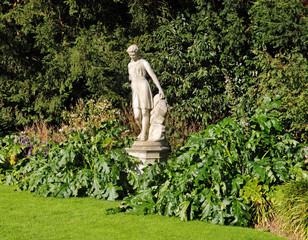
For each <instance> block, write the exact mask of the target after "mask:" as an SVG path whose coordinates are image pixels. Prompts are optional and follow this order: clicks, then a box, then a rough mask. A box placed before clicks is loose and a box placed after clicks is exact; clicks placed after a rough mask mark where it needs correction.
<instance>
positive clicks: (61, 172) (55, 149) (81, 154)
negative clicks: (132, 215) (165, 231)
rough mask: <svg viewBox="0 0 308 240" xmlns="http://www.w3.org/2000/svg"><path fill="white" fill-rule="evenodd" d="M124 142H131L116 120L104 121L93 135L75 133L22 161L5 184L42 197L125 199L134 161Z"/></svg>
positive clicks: (128, 189)
mask: <svg viewBox="0 0 308 240" xmlns="http://www.w3.org/2000/svg"><path fill="white" fill-rule="evenodd" d="M125 139H126V140H125ZM125 141H129V140H127V138H125V129H124V128H123V127H119V126H117V122H116V121H113V122H111V121H108V122H103V123H102V125H101V126H100V128H98V129H96V128H94V129H93V131H92V133H91V134H87V133H86V132H85V130H78V131H77V130H73V131H71V133H70V137H69V139H68V140H66V141H63V142H61V143H60V144H54V145H53V146H51V148H50V149H49V151H48V153H47V154H45V153H44V152H42V154H36V155H31V156H29V157H24V158H21V159H19V160H18V162H17V163H16V165H14V166H13V168H12V169H11V170H7V171H6V176H5V179H4V182H5V184H7V185H11V184H15V185H17V186H18V188H19V189H22V190H29V191H32V192H36V193H37V194H38V195H42V196H54V197H76V196H91V197H95V198H104V199H108V200H114V199H117V198H119V197H123V196H126V195H127V192H129V191H130V190H131V187H130V184H129V182H128V178H129V175H130V173H128V170H129V169H131V168H132V167H133V165H134V159H132V158H130V157H129V156H128V155H127V153H126V152H125V151H124V149H123V146H124V143H126V144H127V142H125ZM0 167H1V166H0Z"/></svg>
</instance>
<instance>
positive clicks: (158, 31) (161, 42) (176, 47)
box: [0, 0, 308, 141]
mask: <svg viewBox="0 0 308 240" xmlns="http://www.w3.org/2000/svg"><path fill="white" fill-rule="evenodd" d="M307 11H308V8H307V3H306V1H302V0H290V1H288V0H278V1H277V0H254V1H253V0H241V1H238V0H219V1H217V0H215V1H214V0H208V1H205V0H203V1H202V0H193V1H187V0H182V1H177V2H174V1H169V0H162V1H151V0H142V1H132V0H123V1H119V0H102V1H99V0H92V1H78V0H67V1H55V0H28V1H24V0H16V1H15V0H11V1H1V3H0V130H1V132H3V133H4V132H6V131H9V130H14V129H16V128H19V127H21V126H22V125H25V124H31V123H32V122H35V121H39V120H46V121H47V122H50V123H52V124H54V125H57V124H59V122H60V120H61V118H60V115H61V112H62V110H63V109H64V108H65V107H69V106H70V105H72V104H75V102H76V101H77V99H79V98H84V99H90V98H96V97H99V96H105V97H106V98H107V99H109V100H110V101H111V102H112V103H113V104H114V105H115V106H120V105H121V104H122V103H123V102H124V103H127V102H129V101H130V88H129V83H128V77H127V63H128V61H129V58H128V56H127V54H126V52H125V50H126V48H127V47H128V46H129V45H130V44H132V43H133V42H134V41H135V42H136V43H137V44H138V45H139V47H140V48H141V49H142V52H143V55H144V57H146V58H147V59H148V60H150V61H151V65H152V67H153V69H154V71H155V72H156V73H157V75H158V78H159V80H160V82H161V85H162V88H163V89H164V90H165V94H166V97H167V100H168V102H169V104H170V105H171V107H172V108H171V110H170V111H171V113H172V115H173V117H174V118H175V119H176V120H177V122H178V123H179V124H184V123H185V124H194V125H195V126H197V127H198V126H206V125H208V124H210V123H214V122H217V121H219V120H221V119H223V118H224V117H226V116H237V117H245V116H250V115H251V114H252V113H253V111H254V109H255V108H256V107H257V106H260V105H262V102H263V101H262V99H263V97H264V96H265V95H268V96H269V97H270V98H272V99H273V100H277V101H280V102H281V104H280V107H278V108H277V109H275V110H273V111H277V113H278V114H280V118H281V120H283V122H284V123H285V128H286V129H289V130H290V131H291V132H292V133H294V135H296V137H297V138H299V139H302V140H303V141H306V140H307V130H308V126H307V119H308V113H307V109H308V103H307V99H308V90H307V81H308V80H307V79H308V76H307V52H308V51H307V32H308V24H307V17H306V16H307ZM179 127H182V126H179ZM171 134H172V133H171Z"/></svg>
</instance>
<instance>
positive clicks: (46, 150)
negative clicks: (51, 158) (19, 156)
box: [43, 148, 48, 157]
mask: <svg viewBox="0 0 308 240" xmlns="http://www.w3.org/2000/svg"><path fill="white" fill-rule="evenodd" d="M47 153H48V149H47V148H44V150H43V154H44V157H46V156H47Z"/></svg>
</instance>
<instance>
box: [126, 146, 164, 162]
mask: <svg viewBox="0 0 308 240" xmlns="http://www.w3.org/2000/svg"><path fill="white" fill-rule="evenodd" d="M125 150H126V152H128V154H129V155H132V156H134V157H138V158H139V159H140V161H141V162H142V164H144V163H145V162H148V163H150V164H153V163H154V162H155V160H158V161H159V162H166V161H167V158H168V153H169V150H170V148H169V147H166V146H165V145H164V144H163V143H161V142H151V141H136V142H134V143H133V145H132V147H131V148H125Z"/></svg>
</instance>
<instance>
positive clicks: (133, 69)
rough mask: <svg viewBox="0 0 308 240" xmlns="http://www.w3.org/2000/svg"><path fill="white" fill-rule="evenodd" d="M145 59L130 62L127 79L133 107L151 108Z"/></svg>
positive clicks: (150, 93) (151, 99)
mask: <svg viewBox="0 0 308 240" xmlns="http://www.w3.org/2000/svg"><path fill="white" fill-rule="evenodd" d="M144 61H146V60H145V59H142V58H141V59H139V60H138V61H136V62H132V63H130V68H129V79H130V81H131V88H132V93H133V108H140V109H152V108H153V97H152V92H151V89H150V85H149V82H148V81H147V79H146V73H147V72H146V69H145V67H144V65H143V63H144Z"/></svg>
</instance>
